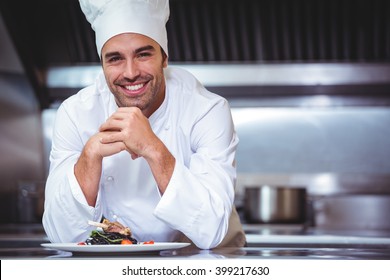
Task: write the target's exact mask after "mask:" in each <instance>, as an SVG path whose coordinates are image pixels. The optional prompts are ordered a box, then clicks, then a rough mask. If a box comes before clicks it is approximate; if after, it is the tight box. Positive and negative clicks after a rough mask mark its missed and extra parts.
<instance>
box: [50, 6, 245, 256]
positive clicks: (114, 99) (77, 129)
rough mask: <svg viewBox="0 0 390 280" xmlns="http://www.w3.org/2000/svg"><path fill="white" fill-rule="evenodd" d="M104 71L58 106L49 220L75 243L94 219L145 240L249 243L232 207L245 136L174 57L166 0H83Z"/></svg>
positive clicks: (55, 231) (54, 236)
mask: <svg viewBox="0 0 390 280" xmlns="http://www.w3.org/2000/svg"><path fill="white" fill-rule="evenodd" d="M80 6H81V9H82V11H83V12H84V14H85V16H86V18H87V20H88V21H89V22H90V23H91V26H92V28H93V30H94V31H95V35H96V46H97V51H98V54H99V56H100V58H101V64H102V73H101V74H100V75H98V77H97V78H96V81H95V83H94V84H93V85H91V86H89V87H86V88H84V89H82V90H81V91H80V92H78V93H77V94H75V95H73V96H71V97H70V98H68V99H67V100H65V101H64V102H63V103H62V104H61V106H60V107H59V109H58V112H57V116H56V121H55V126H54V132H53V141H52V150H51V153H50V172H49V176H48V179H47V184H46V192H45V211H44V216H43V226H44V228H45V231H46V233H47V235H48V237H49V239H50V241H52V242H56V243H58V242H80V241H84V240H85V239H86V238H87V237H88V236H89V234H90V232H91V230H93V229H94V227H93V226H91V225H89V224H88V221H89V220H92V221H101V219H102V218H103V217H104V218H106V219H108V220H111V221H118V222H120V223H121V224H123V225H126V226H128V227H130V229H131V230H132V233H133V236H134V238H136V239H137V240H139V241H146V240H154V241H159V242H183V241H189V242H192V243H193V244H194V245H195V246H197V247H198V248H201V249H209V248H215V247H218V246H219V247H221V246H243V245H244V244H245V236H244V233H243V231H242V227H241V224H240V220H239V218H238V215H237V212H236V210H235V208H234V204H233V201H234V186H235V180H236V166H235V152H236V147H237V144H238V138H237V136H236V133H235V130H234V126H233V122H232V117H231V112H230V108H229V105H228V102H227V101H226V100H225V99H224V98H222V97H220V96H218V95H216V94H214V93H211V92H209V91H208V90H206V89H205V88H204V87H203V86H202V85H201V84H200V83H199V81H197V80H196V78H195V77H194V76H192V75H191V74H190V73H188V72H186V71H184V70H182V69H179V68H171V67H168V66H167V64H168V43H167V33H166V26H165V25H166V22H167V20H168V18H169V2H168V0H154V1H150V0H100V1H93V0H80Z"/></svg>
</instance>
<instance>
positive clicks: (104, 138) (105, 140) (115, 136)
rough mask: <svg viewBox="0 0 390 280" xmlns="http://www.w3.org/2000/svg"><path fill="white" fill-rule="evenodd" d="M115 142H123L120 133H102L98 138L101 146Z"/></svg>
mask: <svg viewBox="0 0 390 280" xmlns="http://www.w3.org/2000/svg"><path fill="white" fill-rule="evenodd" d="M115 142H123V136H122V133H120V131H118V132H114V131H111V132H110V133H104V134H103V135H101V137H100V143H102V144H109V143H115Z"/></svg>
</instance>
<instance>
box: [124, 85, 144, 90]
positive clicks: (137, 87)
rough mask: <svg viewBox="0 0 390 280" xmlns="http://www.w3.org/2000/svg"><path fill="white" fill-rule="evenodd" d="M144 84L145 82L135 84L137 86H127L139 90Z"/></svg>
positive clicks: (129, 88)
mask: <svg viewBox="0 0 390 280" xmlns="http://www.w3.org/2000/svg"><path fill="white" fill-rule="evenodd" d="M143 86H144V84H138V85H135V86H126V88H127V89H128V90H138V89H140V88H142V87H143Z"/></svg>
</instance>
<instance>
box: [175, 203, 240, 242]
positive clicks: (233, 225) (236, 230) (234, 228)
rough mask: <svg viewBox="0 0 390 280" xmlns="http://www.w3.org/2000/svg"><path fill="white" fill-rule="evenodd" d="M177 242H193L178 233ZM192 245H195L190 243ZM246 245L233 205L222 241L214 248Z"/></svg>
mask: <svg viewBox="0 0 390 280" xmlns="http://www.w3.org/2000/svg"><path fill="white" fill-rule="evenodd" d="M176 241H177V242H189V243H193V242H192V241H191V240H190V239H189V238H188V237H187V236H185V235H184V234H180V235H179V236H178V237H177V239H176ZM192 245H193V246H191V247H194V246H195V245H194V244H192ZM244 246H246V238H245V233H244V230H243V229H242V225H241V221H240V217H239V216H238V213H237V210H236V207H234V206H233V210H232V213H231V215H230V218H229V227H228V232H227V234H226V236H225V238H224V239H223V240H222V242H221V243H220V244H219V245H218V246H217V247H216V248H222V247H244Z"/></svg>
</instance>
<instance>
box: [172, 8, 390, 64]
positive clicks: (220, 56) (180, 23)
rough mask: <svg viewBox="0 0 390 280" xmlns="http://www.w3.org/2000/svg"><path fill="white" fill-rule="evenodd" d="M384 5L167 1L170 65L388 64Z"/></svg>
mask: <svg viewBox="0 0 390 280" xmlns="http://www.w3.org/2000/svg"><path fill="white" fill-rule="evenodd" d="M389 14H390V1H387V0H353V1H352V0H337V1H334V0H333V1H332V0H331V1H321V0H294V1H291V0H258V1H253V0H252V1H250V0H241V1H231V0H227V1H226V0H223V1H222V0H217V1H215V0H214V1H210V0H207V1H204V0H201V1H199V0H197V1H172V2H171V18H170V21H169V22H168V30H169V33H168V34H169V42H170V49H171V51H170V52H171V54H170V55H171V60H174V61H206V62H207V61H221V62H227V61H233V62H236V61H239V62H241V61H249V62H251V61H271V62H274V61H277V62H279V61H289V62H306V61H307V62H324V61H332V62H335V61H337V62H356V61H359V62H362V61H389V60H390V21H389V19H390V17H389V16H388V15H389Z"/></svg>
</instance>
